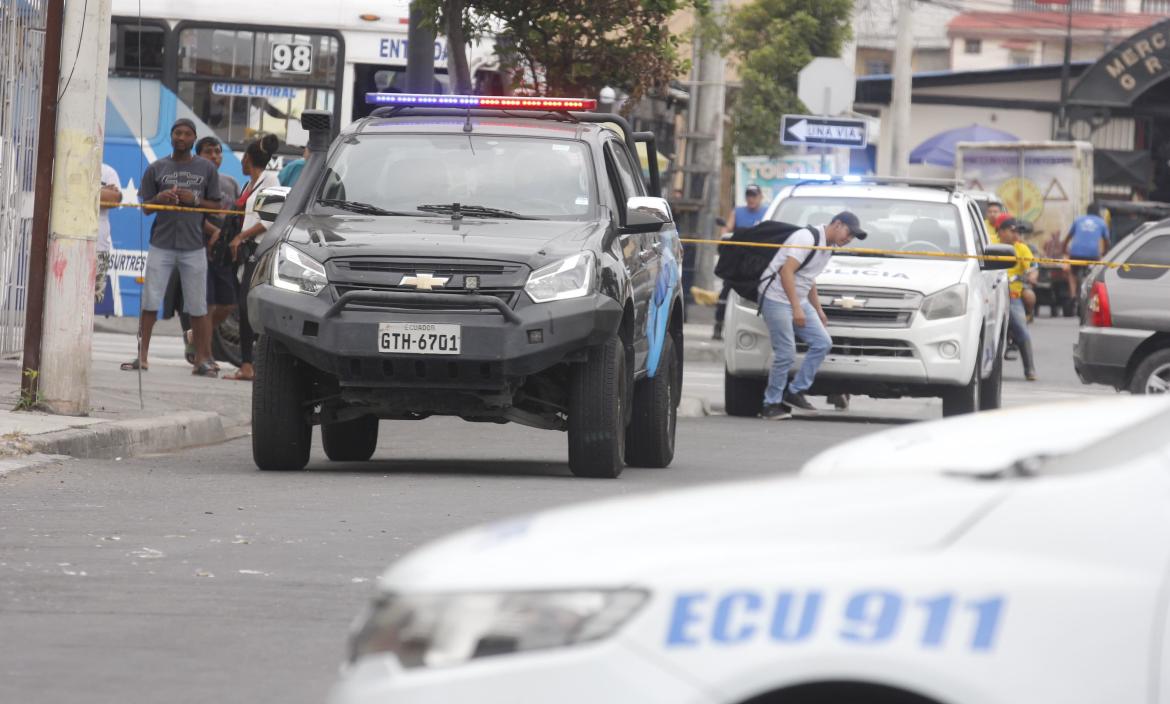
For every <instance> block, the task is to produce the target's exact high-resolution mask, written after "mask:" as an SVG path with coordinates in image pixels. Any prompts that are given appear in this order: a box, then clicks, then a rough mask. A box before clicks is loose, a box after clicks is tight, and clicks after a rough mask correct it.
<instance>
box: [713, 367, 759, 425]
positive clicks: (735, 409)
mask: <svg viewBox="0 0 1170 704" xmlns="http://www.w3.org/2000/svg"><path fill="white" fill-rule="evenodd" d="M767 387H768V379H767V377H758V376H733V375H732V374H731V372H729V371H727V369H726V368H724V370H723V407H724V410H725V411H726V412H727V415H729V416H736V417H738V418H755V417H756V416H758V415H759V414H760V409H761V408H762V407H763V405H764V390H765V389H766V388H767Z"/></svg>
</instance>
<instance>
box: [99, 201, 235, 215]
mask: <svg viewBox="0 0 1170 704" xmlns="http://www.w3.org/2000/svg"><path fill="white" fill-rule="evenodd" d="M110 207H112V208H140V209H142V210H152V211H153V210H162V211H166V212H174V213H204V214H207V215H246V214H247V213H246V212H245V211H243V210H220V209H218V208H195V207H192V206H189V205H163V204H161V203H116V204H113V205H111V206H110Z"/></svg>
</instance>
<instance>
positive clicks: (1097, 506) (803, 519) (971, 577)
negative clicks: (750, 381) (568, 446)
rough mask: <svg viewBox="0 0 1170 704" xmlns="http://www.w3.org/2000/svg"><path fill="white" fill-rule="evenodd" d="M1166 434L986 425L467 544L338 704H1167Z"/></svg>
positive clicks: (1155, 407) (463, 537)
mask: <svg viewBox="0 0 1170 704" xmlns="http://www.w3.org/2000/svg"><path fill="white" fill-rule="evenodd" d="M1167 427H1170V403H1167V400H1166V399H1165V398H1148V397H1147V398H1114V399H1106V400H1100V399H1097V400H1093V401H1080V402H1074V403H1065V404H1055V405H1049V406H1045V407H1043V408H1035V409H1023V408H1018V409H1012V410H1008V411H999V412H992V413H981V414H976V415H973V416H966V417H962V418H956V419H948V420H942V421H935V422H932V423H921V424H915V425H913V426H904V427H900V428H896V429H894V430H890V431H886V432H883V433H877V434H873V435H868V436H863V437H861V438H858V439H857V440H855V441H852V442H849V443H845V444H843V445H839V446H837V447H835V448H832V449H830V450H828V451H826V452H825V453H824V454H822V455H820V456H819V457H817V458H814V459H813V460H812V461H811V462H810V463H809V464H808V465H806V467H805V469H804V470H802V472H801V475H802V476H799V477H783V478H779V477H778V478H770V479H765V480H757V481H751V482H736V483H729V484H721V485H716V486H708V487H699V488H693V489H687V490H682V491H673V492H664V493H659V494H654V495H641V496H635V497H625V498H620V499H611V500H608V501H603V502H596V503H593V504H589V505H584V506H574V507H568V508H562V509H557V510H551V511H545V512H542V513H538V514H535V515H532V516H526V517H522V518H514V519H510V520H508V521H505V522H502V523H498V524H495V525H491V526H486V527H482V528H477V529H472V530H468V531H464V532H462V533H459V534H457V535H454V536H451V537H449V538H446V539H444V540H442V541H439V542H437V543H435V544H433V545H430V546H427V547H425V548H423V549H421V550H418V551H415V552H414V553H412V554H410V555H408V556H406V557H405V558H403V559H402V560H400V561H398V562H397V563H396V564H395V565H393V566H392V567H391V568H390V569H389V570H388V571H387V572H386V573H385V574H384V575H383V576H382V578H381V579H380V580H379V582H378V588H377V593H376V595H375V597H374V599H373V602H372V604H371V605H370V607H369V609H368V610H367V612H366V614H365V615H364V617H362V618H361V619H359V620H358V621H357V623H356V624H355V626H356V627H355V628H354V630H353V633H352V639H351V642H350V656H349V662H348V663H347V664H346V666H345V667H344V668H343V670H342V673H341V681H340V682H339V683H338V684H337V686H336V687H335V688H334V690H333V694H332V698H331V700H330V701H331V702H332V704H373V703H374V702H395V704H415V703H416V702H418V703H422V702H428V703H430V702H477V704H512V703H513V702H557V703H558V704H575V703H577V702H580V703H582V704H586V703H588V704H595V703H598V702H605V703H606V704H624V703H626V702H630V703H631V704H633V703H634V702H638V703H641V702H680V703H682V702H685V703H687V704H780V703H784V704H823V703H826V702H832V703H833V704H837V703H841V704H846V703H847V704H855V703H857V702H867V703H871V704H874V703H876V704H942V703H945V704H1019V703H1021V702H1046V703H1052V704H1056V703H1059V704H1103V703H1105V702H1147V703H1150V704H1152V703H1153V702H1155V701H1158V702H1164V701H1166V699H1165V698H1164V697H1163V698H1161V699H1158V698H1151V692H1154V691H1160V692H1166V691H1170V690H1167V687H1168V686H1170V667H1168V666H1167V664H1168V662H1170V660H1168V659H1167V649H1166V645H1167V641H1168V639H1170V630H1168V625H1170V619H1168V616H1167V612H1166V608H1165V607H1166V604H1167V603H1168V599H1170V583H1168V582H1167V579H1166V575H1167V568H1166V566H1167V564H1170V541H1167V540H1166V535H1167V533H1168V532H1170V511H1168V510H1167V506H1168V502H1170V499H1168V498H1167V497H1168V496H1170V440H1168V439H1167V436H1166V433H1165V432H1164V431H1165V428H1167ZM1022 428H1026V429H1027V432H1021V429H1022Z"/></svg>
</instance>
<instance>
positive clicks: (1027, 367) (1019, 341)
mask: <svg viewBox="0 0 1170 704" xmlns="http://www.w3.org/2000/svg"><path fill="white" fill-rule="evenodd" d="M1025 227H1026V226H1025V224H1024V223H1023V222H1021V221H1020V220H1017V219H1016V218H1013V217H1010V216H1008V215H1001V216H999V220H998V221H997V222H996V229H997V230H998V231H999V241H1000V242H1002V243H1003V244H1010V245H1011V246H1012V248H1013V249H1015V250H1016V265H1015V266H1013V267H1012V268H1010V269H1008V270H1007V276H1008V295H1009V297H1010V300H1011V302H1010V304H1009V306H1008V334H1009V335H1010V336H1011V338H1012V340H1014V341H1015V343H1016V346H1017V347H1018V348H1019V350H1020V360H1021V361H1022V362H1023V363H1024V378H1025V379H1027V380H1028V381H1036V362H1035V357H1034V356H1033V354H1032V336H1031V334H1030V333H1029V332H1028V313H1027V310H1026V309H1025V307H1024V285H1025V284H1026V283H1027V282H1028V280H1029V279H1035V278H1036V275H1037V272H1036V270H1035V267H1034V264H1033V261H1032V260H1033V256H1032V250H1031V249H1029V247H1028V245H1026V244H1024V242H1023V240H1022V239H1021V238H1020V234H1021V231H1022V230H1024V229H1025Z"/></svg>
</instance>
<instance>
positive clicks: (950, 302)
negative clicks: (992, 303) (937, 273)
mask: <svg viewBox="0 0 1170 704" xmlns="http://www.w3.org/2000/svg"><path fill="white" fill-rule="evenodd" d="M966 314H967V284H955V285H954V286H951V287H950V288H944V289H943V290H941V291H939V292H938V293H934V294H931V295H929V296H927V297H926V298H925V299H924V300H923V301H922V316H923V317H924V318H926V319H927V320H940V319H942V318H957V317H959V316H961V315H966Z"/></svg>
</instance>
